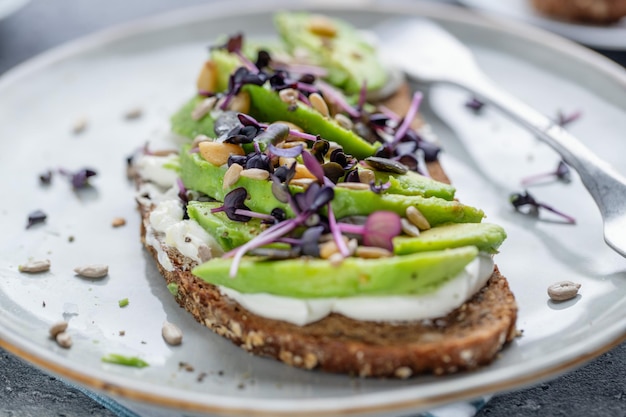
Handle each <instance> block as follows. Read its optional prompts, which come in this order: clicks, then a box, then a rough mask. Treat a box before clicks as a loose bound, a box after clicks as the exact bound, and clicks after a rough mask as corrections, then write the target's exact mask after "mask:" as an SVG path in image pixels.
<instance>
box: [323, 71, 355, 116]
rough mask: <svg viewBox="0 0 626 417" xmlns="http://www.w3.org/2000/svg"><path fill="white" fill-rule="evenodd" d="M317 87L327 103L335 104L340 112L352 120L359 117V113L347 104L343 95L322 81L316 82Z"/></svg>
mask: <svg viewBox="0 0 626 417" xmlns="http://www.w3.org/2000/svg"><path fill="white" fill-rule="evenodd" d="M317 86H318V87H319V89H320V90H321V91H322V94H323V95H324V98H325V99H326V100H327V101H328V102H329V103H333V104H335V105H336V106H337V107H338V108H339V109H340V110H342V111H345V112H346V113H347V114H348V116H350V117H353V118H358V117H361V112H360V111H358V110H356V109H355V108H354V107H352V106H351V105H350V104H348V102H347V101H346V99H345V98H344V96H343V94H341V93H340V92H339V91H337V90H336V89H335V88H334V87H332V86H331V85H330V84H327V83H325V82H323V81H320V80H318V82H317Z"/></svg>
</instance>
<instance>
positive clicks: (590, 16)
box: [532, 0, 626, 24]
mask: <svg viewBox="0 0 626 417" xmlns="http://www.w3.org/2000/svg"><path fill="white" fill-rule="evenodd" d="M532 5H533V7H534V8H535V9H537V10H538V11H540V12H542V13H544V14H546V15H548V16H551V17H556V18H559V19H564V20H571V21H576V22H590V23H598V24H610V23H614V22H617V21H618V20H620V19H621V18H623V17H624V16H626V0H532Z"/></svg>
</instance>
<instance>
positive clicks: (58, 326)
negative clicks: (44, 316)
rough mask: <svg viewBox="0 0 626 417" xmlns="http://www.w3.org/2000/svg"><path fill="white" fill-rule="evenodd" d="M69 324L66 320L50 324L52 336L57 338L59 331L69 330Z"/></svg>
mask: <svg viewBox="0 0 626 417" xmlns="http://www.w3.org/2000/svg"><path fill="white" fill-rule="evenodd" d="M67 325H68V323H67V322H66V321H59V322H57V323H54V324H53V325H52V326H50V330H49V333H50V336H51V337H54V338H56V337H57V335H58V334H59V333H61V332H64V331H65V330H67Z"/></svg>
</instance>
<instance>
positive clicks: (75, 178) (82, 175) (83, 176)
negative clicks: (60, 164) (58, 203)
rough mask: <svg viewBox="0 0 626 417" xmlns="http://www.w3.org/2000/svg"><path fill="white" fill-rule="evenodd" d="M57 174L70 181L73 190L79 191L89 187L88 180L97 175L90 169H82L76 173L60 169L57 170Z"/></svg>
mask: <svg viewBox="0 0 626 417" xmlns="http://www.w3.org/2000/svg"><path fill="white" fill-rule="evenodd" d="M59 173H61V174H62V175H65V176H66V177H68V178H69V179H70V182H71V184H72V187H73V188H74V189H81V188H85V187H87V186H89V185H90V184H89V178H91V177H93V176H96V175H97V172H96V171H95V170H93V169H91V168H83V169H81V170H79V171H77V172H70V171H68V170H66V169H63V168H61V169H59Z"/></svg>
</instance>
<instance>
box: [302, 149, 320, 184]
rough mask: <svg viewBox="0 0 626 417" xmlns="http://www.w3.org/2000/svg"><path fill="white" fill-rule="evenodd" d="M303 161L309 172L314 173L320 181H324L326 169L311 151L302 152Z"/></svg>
mask: <svg viewBox="0 0 626 417" xmlns="http://www.w3.org/2000/svg"><path fill="white" fill-rule="evenodd" d="M302 161H303V162H304V166H305V167H307V169H308V170H309V172H311V174H313V176H314V177H315V178H317V180H318V181H319V182H320V183H323V182H324V169H323V168H322V165H320V163H319V161H318V160H317V158H316V157H315V156H313V155H312V154H311V153H310V152H302Z"/></svg>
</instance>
